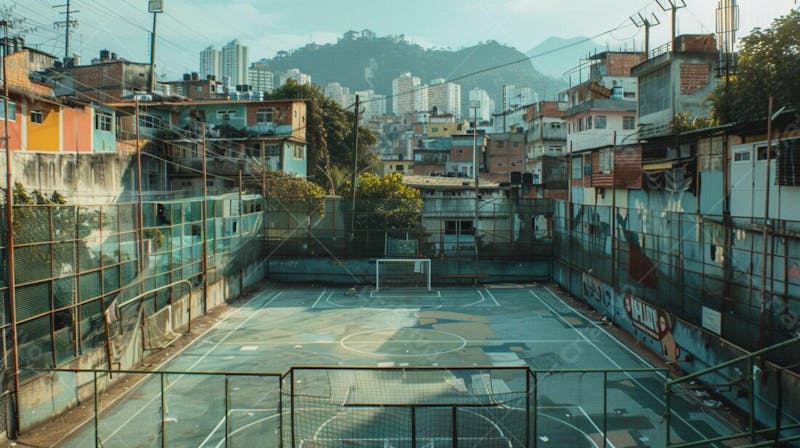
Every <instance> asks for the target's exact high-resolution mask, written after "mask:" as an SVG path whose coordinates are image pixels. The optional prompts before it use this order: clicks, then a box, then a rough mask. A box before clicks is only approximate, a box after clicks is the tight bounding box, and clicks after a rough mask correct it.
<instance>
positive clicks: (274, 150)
mask: <svg viewBox="0 0 800 448" xmlns="http://www.w3.org/2000/svg"><path fill="white" fill-rule="evenodd" d="M280 156H281V147H280V145H275V144H270V145H267V157H280Z"/></svg>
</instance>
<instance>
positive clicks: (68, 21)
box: [53, 0, 80, 63]
mask: <svg viewBox="0 0 800 448" xmlns="http://www.w3.org/2000/svg"><path fill="white" fill-rule="evenodd" d="M71 6H72V5H71V4H70V0H67V3H65V4H63V5H56V6H53V8H66V11H61V14H64V15H65V17H64V20H61V21H58V22H55V23H54V25H55V26H56V28H65V33H64V62H65V63H66V62H67V61H68V60H69V58H70V57H71V56H70V54H69V33H70V27H75V28H77V27H78V21H77V20H74V19H72V18H71V16H72V15H73V14H77V13H79V12H80V11H73V10H72V7H71Z"/></svg>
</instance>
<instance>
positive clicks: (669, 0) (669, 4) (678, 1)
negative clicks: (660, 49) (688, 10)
mask: <svg viewBox="0 0 800 448" xmlns="http://www.w3.org/2000/svg"><path fill="white" fill-rule="evenodd" d="M656 3H658V6H660V7H661V9H663V10H664V11H670V15H671V17H672V40H670V42H671V44H672V51H675V39H676V37H677V34H678V21H677V18H678V10H679V9H682V8H685V7H686V1H685V0H656Z"/></svg>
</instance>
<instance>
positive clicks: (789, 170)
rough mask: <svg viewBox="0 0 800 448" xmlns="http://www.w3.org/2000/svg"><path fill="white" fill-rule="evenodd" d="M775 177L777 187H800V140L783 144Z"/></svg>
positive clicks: (783, 142)
mask: <svg viewBox="0 0 800 448" xmlns="http://www.w3.org/2000/svg"><path fill="white" fill-rule="evenodd" d="M775 177H776V179H775V183H776V184H777V185H785V186H790V187H796V186H798V185H800V139H793V140H788V141H785V140H784V141H782V142H781V151H780V155H779V156H778V166H777V168H776V176H775Z"/></svg>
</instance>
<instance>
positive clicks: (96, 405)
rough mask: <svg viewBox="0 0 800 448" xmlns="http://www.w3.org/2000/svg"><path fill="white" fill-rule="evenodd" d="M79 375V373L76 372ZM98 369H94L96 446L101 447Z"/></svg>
mask: <svg viewBox="0 0 800 448" xmlns="http://www.w3.org/2000/svg"><path fill="white" fill-rule="evenodd" d="M75 375H77V373H76V374H75ZM97 400H98V393H97V371H96V370H95V371H94V446H95V448H100V407H99V405H98V403H97Z"/></svg>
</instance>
